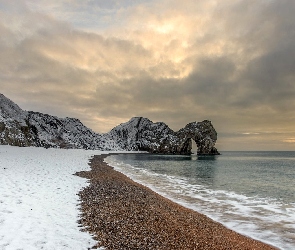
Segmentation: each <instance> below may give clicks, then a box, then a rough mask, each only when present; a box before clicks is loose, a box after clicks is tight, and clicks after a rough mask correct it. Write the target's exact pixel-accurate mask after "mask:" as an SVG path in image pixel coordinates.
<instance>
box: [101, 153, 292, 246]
mask: <svg viewBox="0 0 295 250" xmlns="http://www.w3.org/2000/svg"><path fill="white" fill-rule="evenodd" d="M105 161H106V162H107V163H108V164H109V165H111V166H113V167H114V168H115V170H117V171H120V172H122V173H123V174H125V175H127V176H128V177H130V178H132V179H133V180H134V181H136V182H139V183H141V184H143V185H145V186H147V187H149V188H151V189H152V190H154V191H155V192H157V193H159V194H161V195H163V196H165V197H167V198H169V199H171V200H173V201H175V202H177V203H179V204H181V205H183V206H185V207H188V208H191V209H193V210H195V211H197V212H200V213H203V214H205V215H207V216H208V217H210V218H212V219H213V220H215V221H218V222H220V223H222V224H223V225H225V226H226V227H227V228H230V229H233V230H235V231H236V232H239V233H241V234H243V235H246V236H249V237H251V238H254V239H258V240H260V241H263V242H265V243H268V244H271V245H273V246H275V247H278V248H279V249H292V250H293V249H295V152H281V151H280V152H273V151H272V152H261V151H256V152H236V151H235V152H221V155H216V156H198V155H196V154H193V155H190V156H179V155H155V154H119V155H111V156H108V157H107V158H106V159H105Z"/></svg>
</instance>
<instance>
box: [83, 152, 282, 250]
mask: <svg viewBox="0 0 295 250" xmlns="http://www.w3.org/2000/svg"><path fill="white" fill-rule="evenodd" d="M106 156H107V155H100V156H94V157H93V159H92V160H91V162H90V166H91V169H92V170H91V171H83V172H79V173H77V175H78V176H80V177H84V178H88V179H89V180H90V185H89V186H88V187H86V188H84V189H83V190H82V191H81V192H80V193H79V196H80V199H81V220H80V223H81V226H83V227H84V228H85V229H86V230H87V231H88V232H89V233H91V234H92V235H94V238H95V239H96V240H97V241H98V244H97V246H94V248H96V247H99V246H104V247H105V248H106V249H166V250H167V249H178V250H180V249H182V250H184V249H208V250H209V249H235V250H237V249H249V250H250V249H251V250H253V249H264V250H267V249H276V248H274V247H272V246H269V245H267V244H264V243H262V242H259V241H256V240H253V239H251V238H248V237H246V236H243V235H241V234H238V233H236V232H234V231H232V230H230V229H228V228H226V227H224V226H223V225H222V224H220V223H218V222H215V221H213V220H212V219H210V218H208V217H207V216H205V215H203V214H200V213H198V212H196V211H193V210H191V209H188V208H185V207H183V206H181V205H179V204H176V203H174V202H172V201H170V200H169V199H166V198H164V197H162V196H161V195H159V194H157V193H155V192H154V191H152V190H151V189H149V188H147V187H145V186H143V185H141V184H138V183H136V182H134V181H133V180H131V179H130V178H128V177H126V176H125V175H124V174H122V173H120V172H117V171H115V170H114V169H113V168H112V167H110V166H108V165H107V164H106V163H105V162H104V158H105V157H106Z"/></svg>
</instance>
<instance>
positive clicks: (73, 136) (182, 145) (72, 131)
mask: <svg viewBox="0 0 295 250" xmlns="http://www.w3.org/2000/svg"><path fill="white" fill-rule="evenodd" d="M191 140H195V141H196V143H197V145H198V153H199V154H218V151H217V150H216V148H215V147H214V145H215V142H216V140H217V133H216V131H215V129H214V127H213V126H212V124H211V122H210V121H206V120H205V121H203V122H193V123H189V124H188V125H186V126H185V127H184V128H183V129H181V130H179V131H177V132H174V131H173V130H171V129H170V128H169V127H168V126H167V125H166V124H165V123H163V122H157V123H153V122H152V121H150V120H149V119H147V118H143V117H134V118H132V119H131V120H130V121H128V122H126V123H122V124H120V125H119V126H117V127H115V128H113V129H112V130H111V131H110V132H108V133H106V134H98V133H95V132H93V131H92V130H91V129H89V128H87V127H86V126H84V125H83V124H82V123H81V122H80V121H79V120H78V119H75V118H58V117H56V116H51V115H48V114H42V113H38V112H32V111H24V110H22V109H21V108H20V107H19V106H18V105H16V104H15V103H14V102H12V101H11V100H10V99H8V98H7V97H5V96H4V95H2V94H0V144H8V145H14V146H23V147H26V146H36V147H54V148H83V149H99V150H127V151H134V150H143V151H148V152H151V153H163V154H190V153H191V148H192V146H191V145H192V143H191Z"/></svg>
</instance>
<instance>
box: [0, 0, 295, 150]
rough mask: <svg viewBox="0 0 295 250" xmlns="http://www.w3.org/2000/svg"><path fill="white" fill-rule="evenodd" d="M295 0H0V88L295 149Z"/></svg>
mask: <svg viewBox="0 0 295 250" xmlns="http://www.w3.org/2000/svg"><path fill="white" fill-rule="evenodd" d="M294 13H295V1H294V0H259V1H257V0H235V1H232V0H222V1H217V0H198V1H196V0H182V1H177V0H137V1H135V0H121V1H115V0H108V1H103V0H84V1H81V0H0V54H1V57H0V93H2V94H4V95H5V96H6V97H8V98H10V99H11V100H13V101H14V102H16V103H17V104H18V105H19V106H20V107H21V108H23V109H25V110H33V111H38V112H43V113H48V114H51V115H55V116H58V117H75V118H78V119H80V120H81V121H82V122H83V123H84V124H85V125H86V126H88V127H90V128H91V129H92V130H94V131H95V132H99V133H104V132H108V131H109V130H110V129H112V128H113V127H114V126H116V125H118V124H120V123H123V122H126V121H128V120H129V119H130V118H131V117H134V116H143V117H147V118H149V119H150V120H152V121H153V122H158V121H163V122H165V123H166V124H168V125H169V126H170V127H171V128H172V129H173V130H175V131H177V130H178V129H180V128H182V127H184V126H185V125H186V124H187V123H189V122H193V121H202V120H205V119H206V120H210V121H212V124H213V126H214V127H215V129H216V131H217V133H218V141H217V145H216V146H217V148H218V149H219V150H220V151H223V150H295V112H294V108H295V15H294Z"/></svg>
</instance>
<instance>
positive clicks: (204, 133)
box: [104, 117, 219, 155]
mask: <svg viewBox="0 0 295 250" xmlns="http://www.w3.org/2000/svg"><path fill="white" fill-rule="evenodd" d="M104 136H105V137H107V138H110V139H112V140H114V141H115V142H116V143H117V144H118V145H119V146H120V147H121V148H122V149H124V150H143V151H148V152H150V153H160V154H191V149H192V140H194V141H195V142H196V144H197V146H198V154H200V155H215V154H219V153H218V151H217V149H216V148H215V147H214V146H215V143H216V140H217V133H216V131H215V129H214V127H213V125H212V124H211V122H210V121H207V120H205V121H203V122H192V123H189V124H187V125H186V126H185V127H184V128H183V129H180V130H179V131H177V132H174V131H173V130H172V129H170V128H169V127H168V126H167V125H166V124H165V123H163V122H157V123H153V122H152V121H150V120H149V119H147V118H143V117H134V118H132V119H131V120H130V121H128V122H126V123H122V124H120V125H119V126H117V127H115V128H113V129H112V130H111V131H110V132H109V133H107V134H105V135H104Z"/></svg>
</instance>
